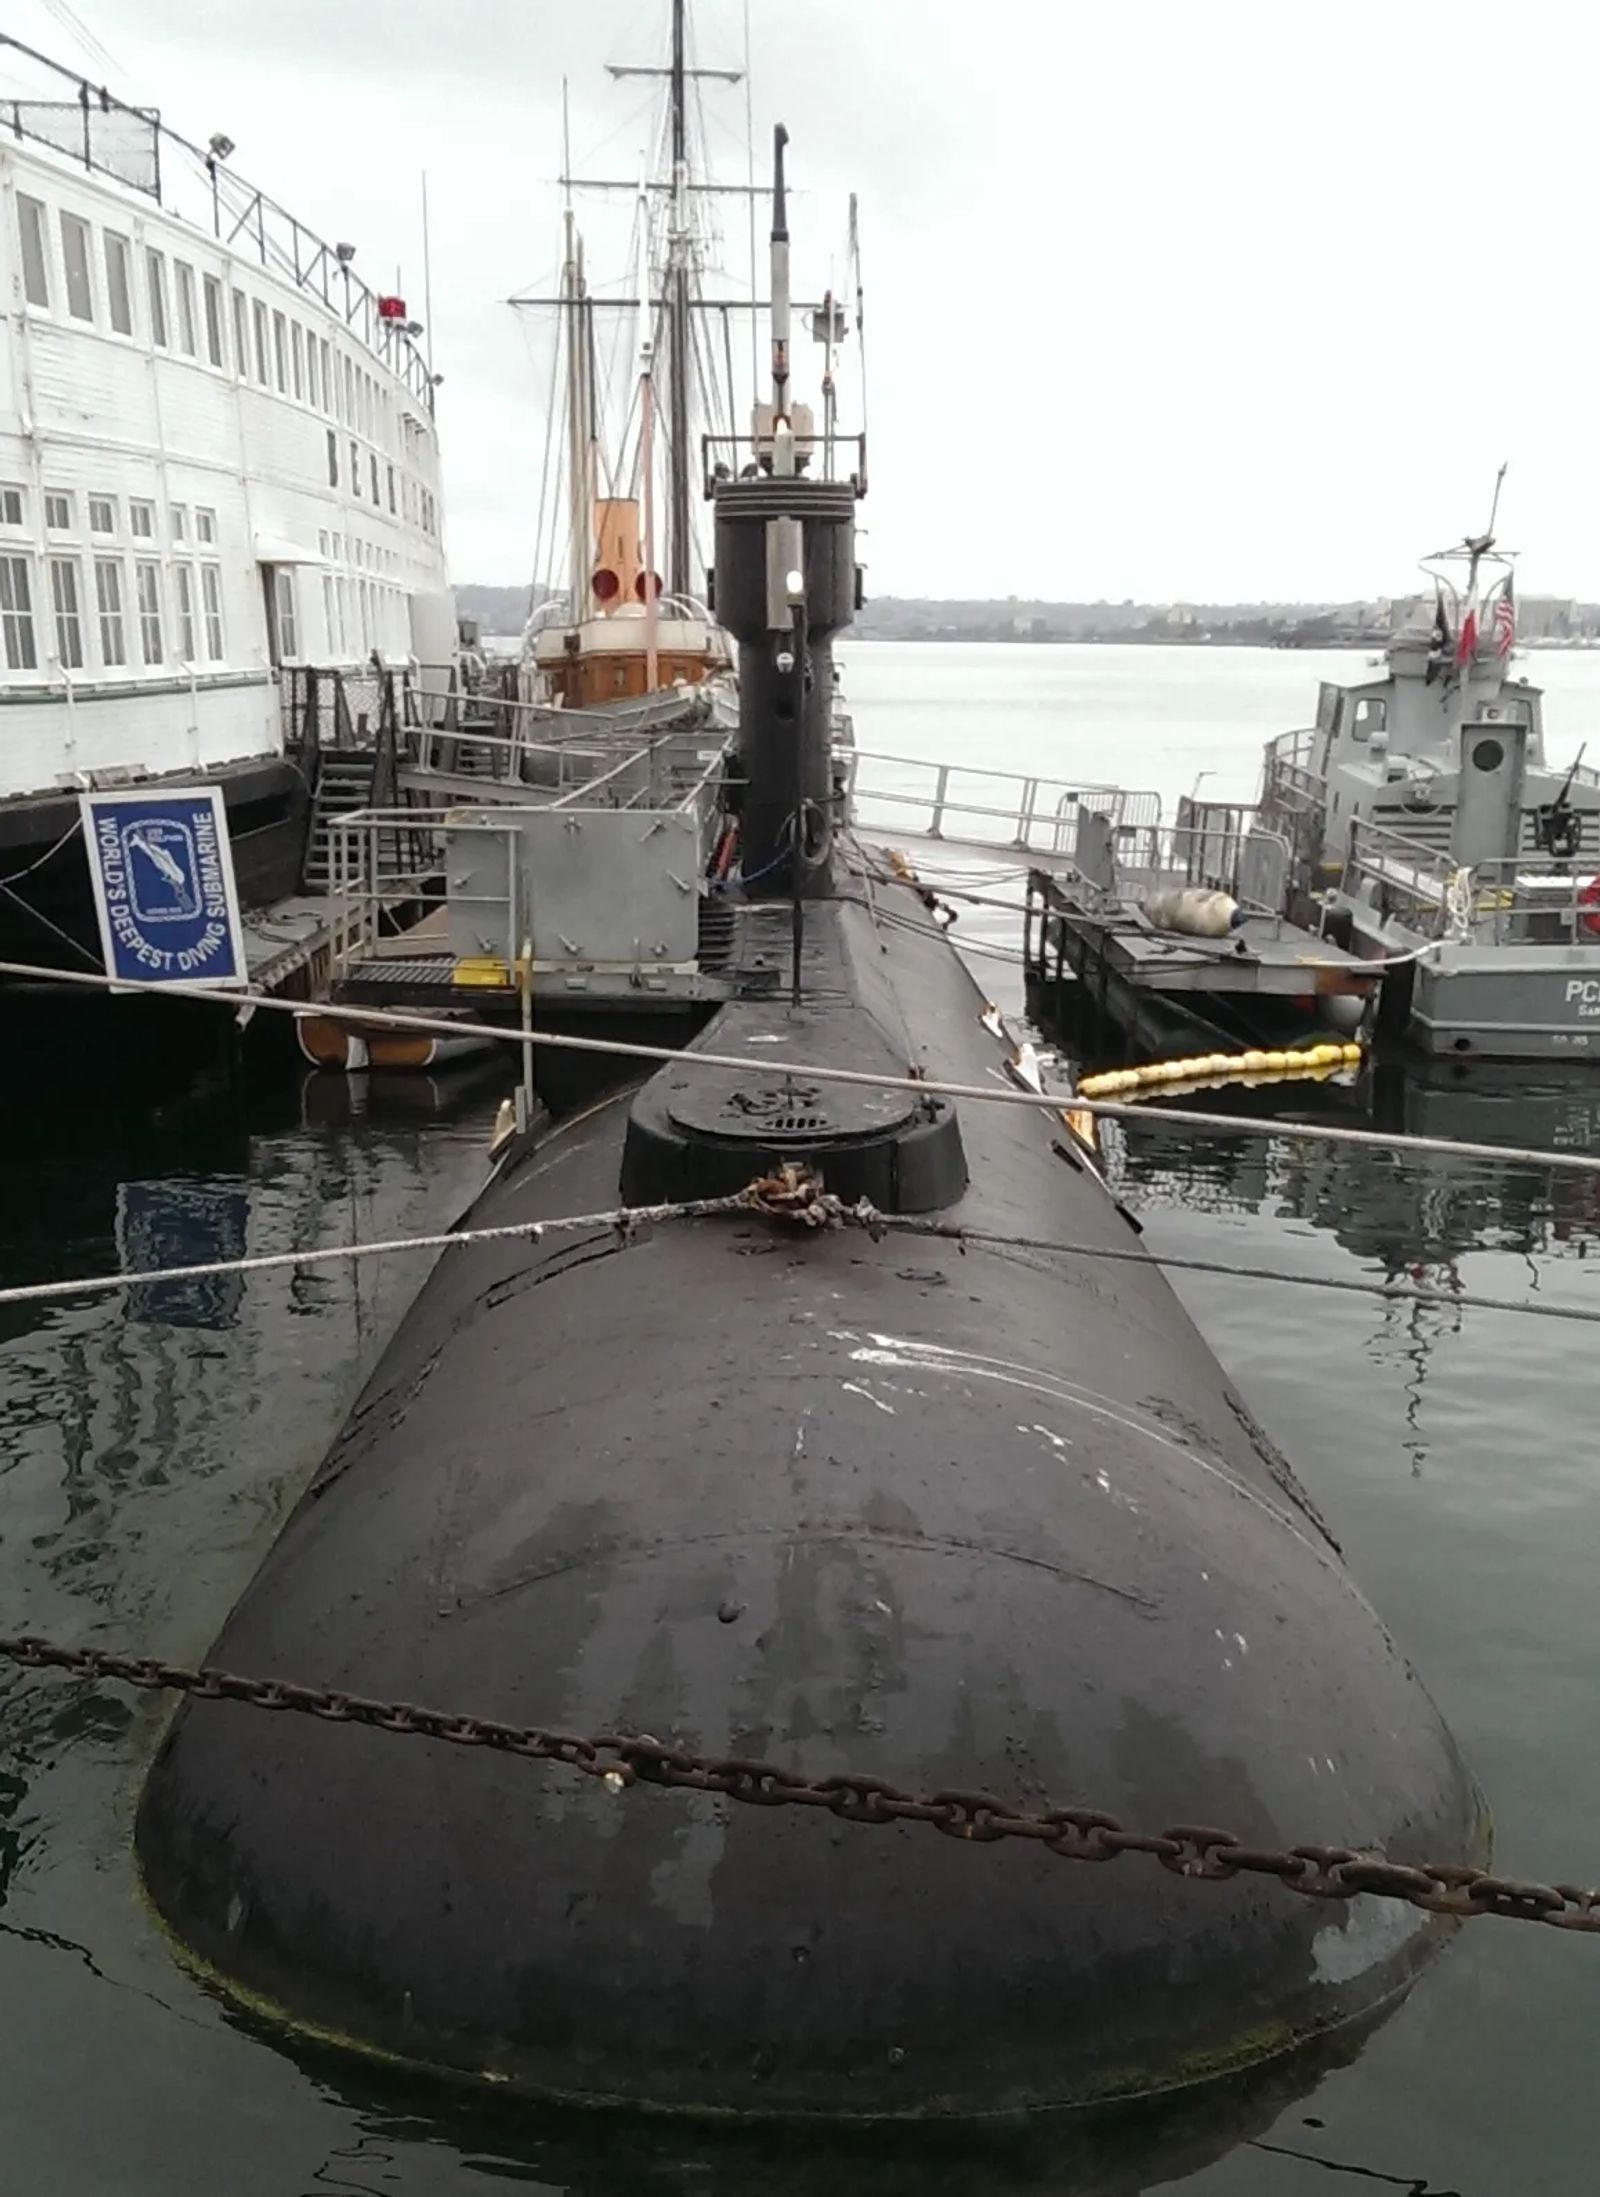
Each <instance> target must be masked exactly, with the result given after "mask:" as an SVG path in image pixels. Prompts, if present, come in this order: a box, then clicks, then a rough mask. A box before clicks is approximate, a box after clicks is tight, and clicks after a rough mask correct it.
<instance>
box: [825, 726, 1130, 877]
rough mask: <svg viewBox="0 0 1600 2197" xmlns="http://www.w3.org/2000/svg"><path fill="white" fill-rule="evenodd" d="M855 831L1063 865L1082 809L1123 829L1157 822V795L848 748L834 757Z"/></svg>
mask: <svg viewBox="0 0 1600 2197" xmlns="http://www.w3.org/2000/svg"><path fill="white" fill-rule="evenodd" d="M836 759H838V760H841V761H843V762H844V764H845V784H846V789H847V792H848V794H849V797H850V800H851V802H852V804H853V813H854V819H855V822H856V823H857V825H858V826H862V827H864V828H866V829H868V830H874V831H895V830H899V831H900V832H902V833H903V834H904V835H906V836H908V837H912V838H920V839H936V840H944V841H947V842H951V843H955V844H959V845H965V846H977V847H980V848H993V850H994V851H995V852H996V853H997V854H1005V853H1026V854H1039V855H1046V856H1054V857H1063V858H1070V856H1071V853H1072V846H1073V839H1074V835H1075V833H1076V830H1077V820H1078V817H1079V815H1080V813H1082V811H1083V810H1084V809H1085V808H1091V809H1094V810H1095V811H1096V812H1097V813H1100V814H1104V815H1106V816H1108V817H1109V818H1111V820H1112V821H1113V823H1114V824H1115V825H1117V826H1118V827H1121V826H1123V825H1128V826H1133V825H1143V824H1146V823H1148V824H1155V823H1158V822H1159V821H1160V816H1161V796H1160V795H1159V794H1158V793H1154V792H1147V791H1131V790H1129V789H1128V788H1125V787H1122V786H1111V785H1097V784H1088V785H1071V784H1068V783H1066V782H1065V781H1063V780H1061V779H1057V778H1048V777H1045V776H1043V775H1042V774H1029V773H1025V772H1021V771H1000V770H986V769H982V768H979V767H978V766H977V765H974V764H967V763H939V762H928V761H925V760H924V759H923V758H921V757H919V756H911V755H892V754H887V753H885V752H883V751H882V750H879V749H874V748H857V747H851V748H849V749H848V750H845V751H843V753H842V754H838V755H837V758H836Z"/></svg>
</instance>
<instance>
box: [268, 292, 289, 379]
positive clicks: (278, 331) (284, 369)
mask: <svg viewBox="0 0 1600 2197" xmlns="http://www.w3.org/2000/svg"><path fill="white" fill-rule="evenodd" d="M272 363H273V366H274V367H275V369H276V371H277V381H278V389H279V392H280V394H282V395H283V396H287V395H288V394H289V323H288V322H287V321H286V320H285V319H284V317H283V315H282V314H281V313H274V314H273V316H272Z"/></svg>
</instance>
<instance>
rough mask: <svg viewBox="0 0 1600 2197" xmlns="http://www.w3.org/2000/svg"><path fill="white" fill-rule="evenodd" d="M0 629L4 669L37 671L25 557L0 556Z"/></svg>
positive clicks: (31, 599) (37, 661)
mask: <svg viewBox="0 0 1600 2197" xmlns="http://www.w3.org/2000/svg"><path fill="white" fill-rule="evenodd" d="M0 628H3V629H4V633H5V649H6V665H7V668H8V669H9V670H11V671H36V670H37V669H38V665H39V652H38V649H37V647H36V646H35V644H34V638H33V589H32V586H31V584H30V581H29V578H28V560H27V558H26V557H0Z"/></svg>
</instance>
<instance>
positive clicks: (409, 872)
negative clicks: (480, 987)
mask: <svg viewBox="0 0 1600 2197" xmlns="http://www.w3.org/2000/svg"><path fill="white" fill-rule="evenodd" d="M662 745H664V743H661V742H656V743H652V746H655V747H660V746H662ZM653 762H654V769H655V775H654V776H652V775H651V771H652V766H653ZM722 783H723V759H722V755H721V752H720V750H717V751H714V752H713V751H704V752H700V753H693V754H690V753H685V754H680V755H678V756H676V757H673V758H656V759H652V758H651V756H650V755H649V754H647V753H645V752H643V751H640V752H636V753H634V754H632V755H624V756H621V757H617V758H615V759H614V760H613V763H612V767H611V769H610V770H608V771H607V772H606V773H604V775H603V778H602V779H599V780H593V781H591V782H590V783H589V784H587V785H582V786H577V787H574V788H572V789H571V790H570V792H569V794H568V795H567V796H565V797H553V798H549V799H546V800H542V801H525V802H522V803H515V802H510V801H505V800H496V799H493V798H490V799H486V800H484V801H481V802H478V801H472V800H462V799H457V800H453V801H451V802H449V803H448V804H445V803H437V804H433V805H422V804H416V803H413V804H412V805H407V806H398V807H378V806H373V807H369V808H364V809H357V810H353V811H351V812H349V813H348V814H346V815H336V816H333V817H331V818H330V819H329V863H328V879H329V882H328V901H329V916H328V922H329V930H330V934H331V939H332V962H333V978H334V981H335V983H336V984H337V983H339V982H342V981H344V980H346V979H348V978H349V977H350V976H351V975H352V974H353V973H354V972H355V971H356V970H357V969H358V968H359V969H362V970H363V971H364V972H367V973H370V968H371V966H372V965H373V964H375V963H382V962H383V961H384V960H385V959H391V960H392V959H393V958H395V957H399V958H401V959H407V958H409V959H411V960H413V961H417V960H425V961H428V962H430V963H431V964H433V965H435V966H436V967H437V968H438V969H440V970H441V971H443V970H444V969H445V968H447V967H449V966H453V965H455V964H459V963H460V962H463V961H466V962H479V963H491V964H496V965H498V966H499V967H500V968H501V969H503V970H504V971H508V972H509V971H514V970H515V969H516V968H517V967H518V966H520V965H522V964H529V965H531V966H532V967H535V968H538V969H541V970H545V971H558V972H560V971H571V972H580V973H581V972H599V973H600V975H601V976H602V977H603V976H604V975H605V974H607V973H609V972H614V971H618V970H634V971H637V972H639V981H641V982H643V983H645V984H646V985H648V983H649V981H650V979H651V978H652V977H653V976H656V975H659V974H661V973H662V972H667V971H671V972H675V973H681V972H683V971H685V970H692V969H693V968H694V966H695V963H696V957H697V953H698V948H699V922H700V902H701V898H702V893H703V889H704V880H705V878H706V875H707V873H708V870H709V867H710V860H711V854H712V851H713V840H714V836H715V832H716V825H717V818H718V816H719V814H720V803H721V793H722ZM491 981H511V978H510V977H509V976H504V977H497V978H493V979H491ZM585 981H587V979H585Z"/></svg>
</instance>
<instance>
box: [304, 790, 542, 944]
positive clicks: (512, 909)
mask: <svg viewBox="0 0 1600 2197" xmlns="http://www.w3.org/2000/svg"><path fill="white" fill-rule="evenodd" d="M488 815H492V817H495V822H490V819H488ZM488 815H486V819H484V822H477V819H475V837H479V839H481V837H488V835H497V833H499V837H501V839H503V874H505V885H503V888H499V881H497V890H492V892H481V894H475V892H473V890H470V888H466V885H464V888H459V890H457V892H455V894H453V892H451V885H448V881H446V870H448V861H451V850H453V839H457V837H459V811H451V808H352V811H349V813H347V815H338V817H332V819H330V833H327V934H330V958H332V980H334V984H338V982H341V980H345V978H349V973H352V971H354V969H356V967H358V964H365V962H371V960H374V958H380V956H382V953H385V951H393V949H396V945H398V943H400V940H411V943H413V951H415V953H437V956H440V958H442V956H444V951H446V947H448V932H446V925H444V912H446V910H448V905H451V901H453V899H455V903H457V905H459V907H462V914H464V916H466V914H468V910H470V912H473V918H475V927H477V929H479V932H481V934H484V936H488V938H492V945H495V949H499V951H501V956H503V958H505V960H508V962H510V964H514V962H516V956H519V936H516V918H519V910H521V901H523V894H521V879H519V841H516V815H519V813H516V811H514V808H503V811H497V813H488ZM499 817H503V822H499ZM486 951H488V949H486Z"/></svg>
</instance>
